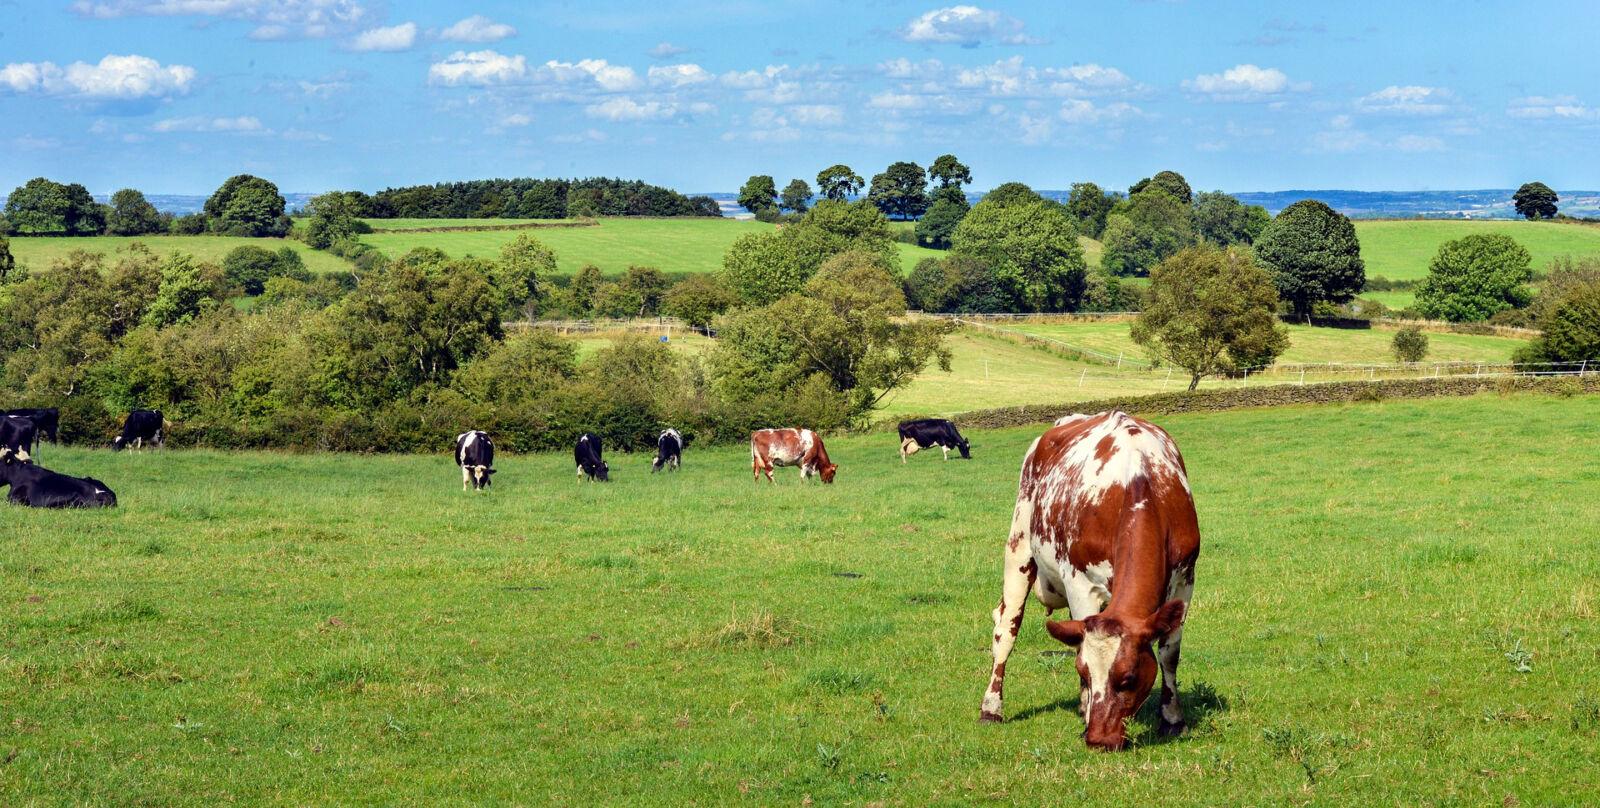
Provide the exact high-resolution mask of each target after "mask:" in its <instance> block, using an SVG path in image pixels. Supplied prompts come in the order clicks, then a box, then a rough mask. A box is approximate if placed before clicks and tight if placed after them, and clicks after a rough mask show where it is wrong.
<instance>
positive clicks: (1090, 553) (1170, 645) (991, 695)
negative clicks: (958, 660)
mask: <svg viewBox="0 0 1600 808" xmlns="http://www.w3.org/2000/svg"><path fill="white" fill-rule="evenodd" d="M1199 555H1200V526H1199V522H1198V521H1197V519H1196V518H1195V510H1194V500H1193V498H1191V497H1190V494H1189V478H1188V472H1187V471H1186V470H1185V469H1184V465H1183V458H1182V456H1180V455H1179V454H1178V447H1177V445H1176V444H1174V443H1173V442H1172V438H1171V437H1170V436H1168V435H1167V433H1166V432H1165V431H1163V430H1162V429H1161V428H1160V427H1158V426H1156V425H1154V424H1151V423H1147V422H1145V421H1141V420H1139V419H1137V418H1133V417H1131V416H1129V415H1127V414H1125V413H1121V412H1108V413H1100V414H1099V415H1069V416H1067V417H1065V418H1062V419H1061V420H1059V421H1056V425H1055V426H1054V427H1053V428H1051V429H1050V430H1049V431H1047V432H1045V433H1044V434H1043V435H1042V436H1040V437H1039V439H1038V440H1035V441H1034V442H1033V446H1032V447H1030V448H1029V449H1028V454H1027V457H1026V458H1024V459H1023V461H1022V478H1021V483H1020V485H1019V489H1018V491H1017V507H1016V511H1015V512H1014V513H1013V515H1012V519H1011V535H1010V538H1009V539H1008V540H1007V542H1006V550H1005V584H1004V587H1003V589H1002V591H1001V595H1000V606H999V607H998V608H996V609H995V610H994V670H993V671H992V672H991V675H990V678H989V690H988V692H987V693H986V694H984V697H983V710H982V712H981V713H980V717H981V718H982V719H983V720H985V721H999V720H1001V690H1002V687H1003V684H1004V680H1005V674H1006V657H1007V656H1008V655H1009V654H1010V653H1011V647H1012V645H1013V644H1014V643H1015V642H1016V639H1017V630H1018V628H1019V627H1020V626H1021V625H1022V609H1023V606H1024V603H1025V601H1026V600H1027V596H1028V590H1029V588H1032V590H1033V594H1034V595H1035V596H1037V597H1038V598H1039V600H1040V602H1042V603H1043V604H1044V605H1045V608H1046V609H1048V610H1050V611H1052V612H1053V611H1054V610H1056V609H1059V608H1062V607H1063V606H1065V607H1067V608H1068V609H1070V611H1071V614H1072V617H1073V618H1074V619H1072V620H1046V621H1045V628H1046V629H1047V630H1048V631H1049V632H1050V635H1051V636H1053V637H1055V638H1056V639H1058V640H1061V641H1062V642H1064V643H1066V644H1067V645H1070V646H1073V647H1076V648H1077V649H1078V657H1077V667H1078V677H1079V679H1080V684H1081V686H1082V689H1081V691H1080V700H1079V705H1078V707H1079V711H1080V712H1081V713H1082V714H1083V716H1084V719H1085V722H1086V724H1087V728H1086V731H1085V732H1084V740H1086V741H1087V742H1088V744H1089V746H1091V747H1093V748H1097V749H1121V748H1123V747H1124V746H1126V745H1127V735H1126V731H1125V729H1124V726H1123V725H1124V722H1125V721H1127V719H1128V718H1129V717H1130V716H1132V715H1133V714H1134V713H1136V712H1138V710H1139V707H1140V705H1142V704H1143V703H1144V700H1145V698H1146V697H1147V696H1149V695H1150V689H1151V686H1152V685H1153V684H1154V683H1155V677H1156V668H1157V659H1156V655H1155V654H1154V653H1153V652H1152V651H1151V647H1150V645H1151V643H1152V642H1154V641H1159V642H1160V643H1161V654H1160V663H1159V665H1160V668H1161V723H1160V731H1161V733H1162V734H1163V735H1177V734H1179V733H1181V732H1183V730H1184V722H1183V710H1182V708H1181V707H1180V706H1179V704H1178V649H1179V644H1180V642H1181V641H1182V639H1183V619H1184V615H1185V612H1186V611H1187V609H1188V604H1189V598H1190V596H1191V595H1192V594H1193V592H1194V564H1195V559H1196V558H1198V557H1199Z"/></svg>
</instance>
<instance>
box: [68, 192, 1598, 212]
mask: <svg viewBox="0 0 1600 808" xmlns="http://www.w3.org/2000/svg"><path fill="white" fill-rule="evenodd" d="M1515 191H1516V189H1514V188H1486V189H1478V190H1442V191H1347V190H1339V189H1321V190H1316V189H1307V190H1286V191H1237V192H1230V193H1232V194H1233V196H1235V197H1238V199H1239V201H1241V202H1243V203H1245V204H1247V205H1260V206H1262V207H1264V208H1266V209H1267V211H1268V212H1269V213H1272V214H1274V215H1276V214H1277V213H1278V211H1280V210H1283V209H1284V208H1286V207H1288V206H1289V205H1291V204H1293V203H1295V202H1298V201H1300V200H1302V199H1316V200H1319V201H1321V202H1323V203H1325V204H1327V205H1328V206H1329V207H1331V208H1333V209H1334V210H1337V211H1339V212H1340V213H1343V214H1344V215H1346V216H1349V217H1350V218H1352V219H1410V218H1419V217H1420V218H1430V219H1516V218H1520V217H1518V216H1517V212H1516V210H1515V209H1514V208H1513V207H1512V204H1511V195H1512V194H1513V193H1515ZM1069 193H1070V192H1069V191H1066V190H1054V189H1040V190H1039V194H1040V195H1041V196H1044V197H1046V198H1048V199H1055V200H1059V201H1063V202H1064V201H1066V199H1067V196H1068V194H1069ZM1556 193H1557V195H1559V196H1560V197H1561V201H1560V202H1559V203H1558V205H1559V206H1560V209H1561V212H1562V213H1565V214H1567V215H1569V216H1579V217H1588V216H1600V191H1583V190H1565V191H1563V190H1557V191H1556ZM316 195H317V194H315V193H309V192H291V193H285V194H284V195H283V196H284V200H285V201H286V202H287V203H288V206H289V209H290V210H297V209H300V208H303V207H304V206H305V204H306V203H307V202H309V201H311V198H312V197H314V196H316ZM688 195H689V196H700V195H704V196H709V197H711V198H712V199H715V200H717V202H718V203H719V204H720V205H721V206H722V208H723V212H724V214H725V215H737V214H739V213H744V214H746V215H748V211H745V210H744V209H743V208H741V207H739V204H738V202H737V201H736V200H737V199H738V194H737V193H729V192H724V191H713V192H696V193H690V194H688ZM208 197H209V194H146V195H145V198H146V199H148V200H150V204H152V205H154V206H155V207H156V209H157V210H160V211H162V212H166V213H172V214H175V215H180V216H181V215H183V214H187V213H195V212H198V211H199V210H200V209H201V208H202V207H203V206H204V205H205V201H206V199H207V198H208ZM94 198H95V199H96V200H97V201H100V202H108V201H109V200H110V195H108V194H95V195H94ZM967 198H968V199H969V200H970V201H973V202H976V201H978V200H979V199H982V198H983V194H982V193H973V192H969V193H968V194H967Z"/></svg>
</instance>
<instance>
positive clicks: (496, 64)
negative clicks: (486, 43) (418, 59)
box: [428, 50, 528, 87]
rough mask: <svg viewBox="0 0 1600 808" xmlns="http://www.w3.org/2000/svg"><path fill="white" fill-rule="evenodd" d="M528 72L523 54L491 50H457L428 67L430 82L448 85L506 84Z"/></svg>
mask: <svg viewBox="0 0 1600 808" xmlns="http://www.w3.org/2000/svg"><path fill="white" fill-rule="evenodd" d="M527 73H528V64H527V60H526V59H524V58H523V57H521V56H507V55H505V54H502V53H497V52H495V51H492V50H481V51H473V52H471V53H467V52H466V51H456V52H455V53H452V54H450V55H449V56H447V57H445V60H444V61H442V62H435V63H434V64H432V65H430V66H429V67H428V83H430V84H443V85H446V86H449V87H455V86H457V85H462V84H466V85H479V86H482V85H488V84H503V83H505V82H508V81H515V80H517V79H520V78H522V77H523V76H525V75H527Z"/></svg>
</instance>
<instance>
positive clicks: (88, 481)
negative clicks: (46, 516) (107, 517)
mask: <svg viewBox="0 0 1600 808" xmlns="http://www.w3.org/2000/svg"><path fill="white" fill-rule="evenodd" d="M0 485H9V486H11V492H10V493H9V494H7V496H6V499H7V500H9V501H10V502H11V504H13V505H27V506H29V507H32V508H115V507H117V495H116V494H114V493H112V491H111V488H110V486H107V485H106V484H105V483H103V482H100V481H99V480H96V479H94V478H93V477H68V476H67V475H65V474H57V473H55V472H53V471H51V470H49V469H47V468H44V467H43V466H39V465H35V464H34V463H31V462H28V461H26V460H23V459H22V458H20V457H19V456H18V455H17V454H16V453H15V452H13V451H11V450H10V449H0Z"/></svg>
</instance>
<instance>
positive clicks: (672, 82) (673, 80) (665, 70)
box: [649, 64, 712, 88]
mask: <svg viewBox="0 0 1600 808" xmlns="http://www.w3.org/2000/svg"><path fill="white" fill-rule="evenodd" d="M649 75H650V83H651V84H654V85H657V86H663V85H665V86H668V87H674V88H676V87H688V86H690V85H694V84H704V83H705V82H708V81H711V80H712V75H711V74H710V73H708V72H706V69H705V68H703V67H701V66H699V65H697V64H681V65H666V66H664V67H651V68H650V71H649Z"/></svg>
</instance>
